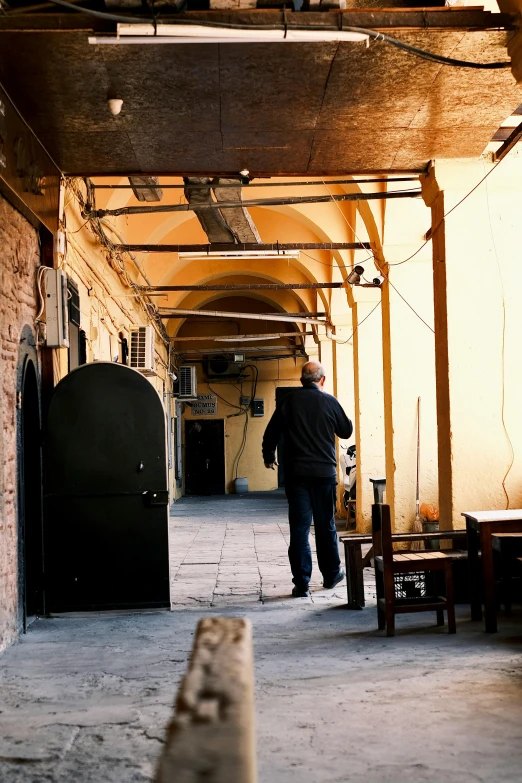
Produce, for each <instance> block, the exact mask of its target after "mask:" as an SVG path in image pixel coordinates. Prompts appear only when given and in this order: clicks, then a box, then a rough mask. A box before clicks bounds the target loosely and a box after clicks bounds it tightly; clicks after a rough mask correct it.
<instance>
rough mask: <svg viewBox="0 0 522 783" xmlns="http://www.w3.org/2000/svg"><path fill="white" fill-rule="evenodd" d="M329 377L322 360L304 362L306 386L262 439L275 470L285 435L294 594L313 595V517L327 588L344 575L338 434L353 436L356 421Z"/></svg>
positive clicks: (288, 401)
mask: <svg viewBox="0 0 522 783" xmlns="http://www.w3.org/2000/svg"><path fill="white" fill-rule="evenodd" d="M325 380H326V378H325V374H324V369H323V367H322V365H320V364H319V363H318V362H308V363H307V364H305V365H304V367H303V369H302V371H301V383H302V388H298V387H297V388H296V389H295V391H292V392H289V393H288V394H287V395H286V396H285V397H284V398H283V400H282V401H281V404H280V405H279V406H278V407H277V408H276V410H275V412H274V415H273V416H272V418H271V419H270V421H269V423H268V426H267V428H266V430H265V435H264V438H263V460H264V463H265V467H266V468H271V469H272V470H275V467H276V465H277V461H276V448H277V444H278V442H279V440H280V438H281V436H282V437H283V440H284V445H285V449H284V471H285V492H286V497H287V499H288V519H289V522H290V546H289V548H288V558H289V560H290V568H291V569H292V576H293V582H294V589H293V590H292V595H293V596H294V598H301V597H303V598H304V597H306V596H308V595H309V592H308V583H309V581H310V577H311V575H312V553H311V551H310V543H309V535H310V525H311V524H312V518H313V520H314V525H315V545H316V549H317V561H318V563H319V570H320V571H321V574H322V576H323V585H324V587H326V588H327V589H329V588H332V587H335V585H337V584H339V582H341V581H342V579H343V578H344V571H343V570H342V568H341V561H340V558H339V549H338V545H337V530H336V527H335V518H334V515H335V501H336V494H337V493H336V485H337V460H336V453H335V436H336V435H337V437H338V438H349V437H350V435H351V434H352V432H353V426H352V422H351V421H350V419H349V418H348V417H347V416H346V414H345V412H344V411H343V409H342V407H341V405H340V404H339V403H338V401H337V400H336V399H335V397H332V395H331V394H327V393H326V392H325V391H324V382H325Z"/></svg>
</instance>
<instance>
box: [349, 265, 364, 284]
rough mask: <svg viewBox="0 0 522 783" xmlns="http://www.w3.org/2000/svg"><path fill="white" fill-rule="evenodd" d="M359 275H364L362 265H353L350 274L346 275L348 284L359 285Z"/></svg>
mask: <svg viewBox="0 0 522 783" xmlns="http://www.w3.org/2000/svg"><path fill="white" fill-rule="evenodd" d="M361 275H364V267H363V266H354V268H353V269H352V271H351V272H350V274H349V275H348V282H349V283H350V285H359V283H360V282H361Z"/></svg>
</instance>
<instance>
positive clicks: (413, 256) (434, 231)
mask: <svg viewBox="0 0 522 783" xmlns="http://www.w3.org/2000/svg"><path fill="white" fill-rule="evenodd" d="M506 157H507V156H506ZM503 160H505V158H501V159H500V160H497V162H496V163H495V165H494V166H492V167H491V168H490V170H489V171H488V172H486V174H485V175H484V176H483V177H482V179H481V180H479V181H478V182H477V184H476V185H475V186H474V187H473V188H471V190H470V191H469V193H466V195H465V196H463V197H462V198H461V199H460V201H457V203H456V204H454V206H452V208H451V209H449V210H448V211H447V212H445V213H444V215H443V216H442V217H441V219H440V221H439V222H438V223H437V225H436V226H435V228H434V229H433V231H432V232H431V233H430V235H429V237H428V239H426V241H425V242H423V243H422V245H421V246H420V247H418V248H417V250H416V251H415V253H412V254H411V256H408V258H405V259H404V261H396V262H395V263H391V264H388V266H401V264H406V263H407V262H408V261H411V259H412V258H415V256H416V255H417V253H420V251H421V250H422V249H423V248H424V247H426V245H427V244H428V242H431V240H432V239H433V237H434V236H435V234H436V233H437V231H438V230H439V228H440V227H441V226H442V225H443V223H444V221H445V220H446V218H447V217H448V216H449V215H451V213H452V212H453V211H454V210H455V209H457V207H460V205H461V204H462V203H463V202H464V201H466V199H467V198H469V196H471V194H472V193H474V192H475V191H476V190H477V188H479V187H480V186H481V185H482V183H483V182H485V180H487V178H488V177H489V176H490V174H493V172H494V171H496V169H497V167H498V166H499V164H500V163H502V161H503Z"/></svg>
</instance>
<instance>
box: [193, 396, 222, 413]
mask: <svg viewBox="0 0 522 783" xmlns="http://www.w3.org/2000/svg"><path fill="white" fill-rule="evenodd" d="M217 412H218V404H217V397H216V395H215V394H198V399H197V402H193V403H192V415H193V416H215V415H216V414H217Z"/></svg>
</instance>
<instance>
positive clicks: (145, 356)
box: [129, 326, 154, 374]
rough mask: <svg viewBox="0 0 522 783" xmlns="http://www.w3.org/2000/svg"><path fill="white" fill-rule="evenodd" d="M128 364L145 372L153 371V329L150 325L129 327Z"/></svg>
mask: <svg viewBox="0 0 522 783" xmlns="http://www.w3.org/2000/svg"><path fill="white" fill-rule="evenodd" d="M129 365H130V366H131V367H134V369H135V370H140V371H141V372H143V373H145V374H149V373H153V372H154V329H153V328H152V326H131V327H130V354H129Z"/></svg>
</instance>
